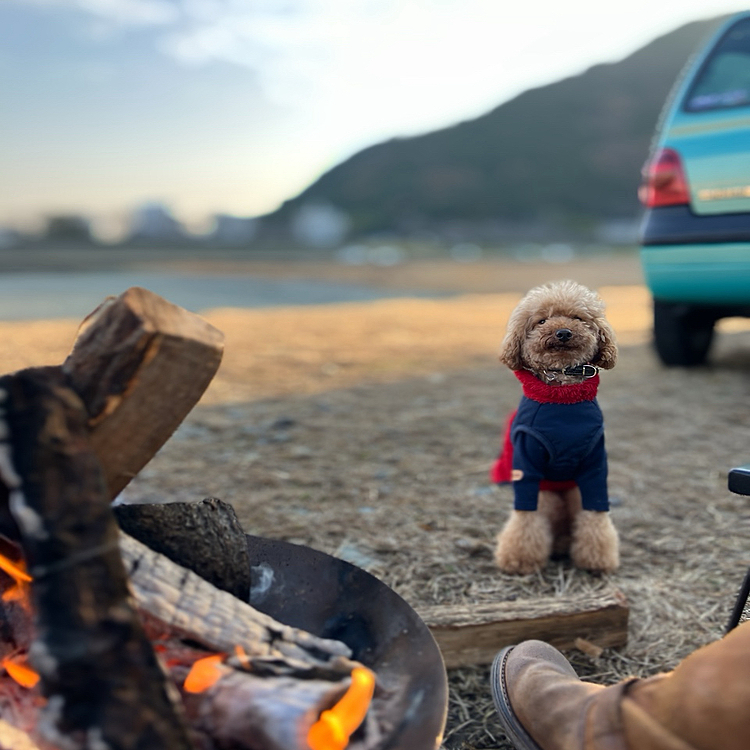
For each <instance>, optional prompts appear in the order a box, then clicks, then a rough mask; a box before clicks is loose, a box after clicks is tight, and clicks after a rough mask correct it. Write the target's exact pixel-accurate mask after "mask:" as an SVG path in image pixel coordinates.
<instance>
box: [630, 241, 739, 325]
mask: <svg viewBox="0 0 750 750" xmlns="http://www.w3.org/2000/svg"><path fill="white" fill-rule="evenodd" d="M641 263H642V266H643V273H644V276H645V279H646V284H647V285H648V287H649V289H650V290H651V293H652V295H653V296H654V298H655V299H658V300H662V301H665V302H686V303H693V304H702V305H729V306H731V305H737V306H748V305H750V241H748V242H726V243H716V244H672V245H646V246H644V247H642V248H641ZM737 314H738V315H746V314H747V312H746V311H744V310H738V311H737Z"/></svg>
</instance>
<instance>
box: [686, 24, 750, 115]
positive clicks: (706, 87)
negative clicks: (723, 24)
mask: <svg viewBox="0 0 750 750" xmlns="http://www.w3.org/2000/svg"><path fill="white" fill-rule="evenodd" d="M745 106H750V17H748V18H743V19H742V20H741V21H738V22H737V23H736V24H734V26H731V27H730V28H729V29H728V30H727V32H726V33H725V34H724V36H722V38H721V39H720V40H719V43H718V44H717V45H716V46H715V47H714V49H713V51H712V52H711V54H710V55H709V56H708V57H707V58H706V60H705V62H704V63H703V65H702V66H701V68H700V70H699V71H698V74H697V75H696V77H695V80H694V81H693V85H692V86H691V87H690V90H689V91H688V94H687V96H686V97H685V102H684V104H683V108H684V109H685V110H687V111H688V112H703V111H705V110H708V109H727V108H729V107H745Z"/></svg>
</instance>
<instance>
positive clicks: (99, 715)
mask: <svg viewBox="0 0 750 750" xmlns="http://www.w3.org/2000/svg"><path fill="white" fill-rule="evenodd" d="M222 346H223V343H222V338H221V334H220V333H219V332H218V331H216V330H215V329H212V328H211V327H210V326H207V324H206V323H205V321H201V320H200V319H199V318H197V316H193V315H191V314H189V313H187V312H186V311H184V310H181V309H180V308H176V307H174V306H173V305H170V304H169V303H167V302H166V301H164V300H161V299H160V298H158V297H156V296H155V295H152V294H151V293H149V292H147V291H146V290H129V291H128V292H126V293H125V294H124V295H122V297H121V298H119V299H118V300H115V301H113V302H111V303H108V304H107V305H105V306H104V307H103V309H102V310H100V311H99V312H98V313H97V314H96V315H94V316H93V318H92V319H91V320H90V321H88V324H87V326H86V328H85V329H84V330H83V333H82V334H81V336H80V337H79V340H78V341H77V342H76V346H75V347H74V350H73V352H72V353H71V355H70V357H69V358H68V360H66V362H65V364H64V365H63V366H62V367H48V368H36V369H30V370H24V371H21V372H19V373H14V374H12V375H6V376H3V377H2V378H0V568H2V570H3V571H4V574H5V575H4V577H3V578H1V579H0V594H1V595H2V596H1V600H2V603H1V604H0V614H1V615H2V616H1V617H0V666H2V669H3V670H4V673H3V672H0V750H10V748H13V750H16V748H18V747H21V746H25V747H29V748H32V747H38V748H40V750H69V749H70V750H94V749H95V748H100V747H104V746H106V747H109V748H112V750H131V749H132V750H162V749H163V748H164V749H168V750H198V748H200V750H242V749H243V748H246V749H247V750H308V749H310V750H343V748H345V747H349V748H351V750H387V749H389V748H393V749H397V748H403V749H404V750H406V749H407V748H408V749H409V750H431V749H432V748H436V747H437V746H438V745H439V743H440V738H441V733H442V728H443V725H444V722H445V716H446V704H447V688H446V676H445V669H444V665H443V661H442V658H441V655H440V652H439V650H438V648H437V646H436V644H435V641H434V640H433V639H432V636H431V634H430V633H429V631H428V630H427V628H426V626H425V625H424V624H423V623H422V622H421V620H420V619H419V618H418V617H417V615H416V614H415V613H414V612H413V611H412V610H411V608H410V607H409V606H408V605H407V604H406V603H405V602H404V601H403V600H402V599H400V598H399V597H398V596H397V595H396V594H395V593H394V592H393V591H391V590H390V589H389V588H388V587H387V586H385V585H384V584H383V583H381V582H380V581H378V580H377V579H375V578H374V577H373V576H371V575H369V574H368V573H366V572H364V571H362V570H359V569H358V568H356V567H354V566H352V565H350V564H348V563H346V562H343V561H341V560H337V559H335V558H332V557H330V556H328V555H325V554H322V553H320V552H316V551H314V550H311V549H308V548H305V547H299V546H296V545H291V544H287V543H284V542H279V541H273V540H269V539H260V538H257V537H249V536H246V535H245V534H244V532H243V531H242V529H241V528H240V527H239V523H238V522H237V520H236V516H234V512H233V510H232V509H231V507H230V506H227V505H226V504H224V503H221V501H219V500H216V499H213V498H211V499H207V500H204V501H202V502H199V503H175V504H173V505H171V506H121V507H120V508H117V507H115V508H114V509H113V508H112V506H111V505H110V502H111V501H112V500H113V499H114V498H115V497H116V495H117V494H118V493H119V492H120V490H122V488H123V487H124V486H125V485H127V483H128V481H130V479H131V478H132V477H133V476H135V475H136V474H137V472H138V471H139V470H140V469H141V468H142V467H143V466H144V465H145V463H147V461H148V460H149V459H150V458H151V456H153V454H154V453H155V452H156V451H157V450H158V449H159V447H161V445H162V444H163V443H164V442H165V441H166V439H167V438H168V437H169V435H170V434H171V433H172V432H173V431H174V429H175V428H176V427H177V425H178V424H179V423H180V422H181V421H182V419H183V418H184V416H185V415H186V414H187V413H188V411H189V410H190V409H191V408H192V406H193V405H194V404H195V403H196V402H197V400H198V398H199V397H200V394H201V393H202V392H203V390H204V389H205V387H206V385H207V384H208V382H210V379H211V377H212V376H213V373H214V372H215V370H216V368H217V367H218V364H219V362H220V359H221V350H222ZM127 507H130V508H131V511H126V510H125V509H126V508H127ZM133 508H142V509H146V510H145V511H143V510H138V511H136V512H133V511H132V509H133ZM149 508H153V509H159V508H161V512H159V513H156V512H155V511H149V510H148V509H149ZM164 513H166V514H167V515H164ZM118 524H119V527H120V528H118ZM248 592H249V593H250V595H249V603H248ZM14 732H16V733H17V734H14ZM18 733H20V734H18ZM22 743H23V744H22ZM34 743H36V744H34Z"/></svg>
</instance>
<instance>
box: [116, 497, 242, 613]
mask: <svg viewBox="0 0 750 750" xmlns="http://www.w3.org/2000/svg"><path fill="white" fill-rule="evenodd" d="M113 510H114V513H115V518H116V519H117V523H118V524H119V525H120V528H121V529H122V530H123V531H124V532H126V533H127V534H128V535H129V536H132V537H133V538H134V539H137V540H138V541H139V542H142V543H143V544H145V545H146V546H147V547H149V548H150V549H152V550H154V551H155V552H159V553H160V554H162V555H164V556H166V557H168V558H169V559H170V560H172V562H175V563H177V564H178V565H181V566H182V567H183V568H187V569H188V570H192V571H193V572H194V573H197V574H198V575H199V576H200V577H201V578H204V579H205V580H206V581H208V582H209V583H211V584H213V585H214V586H216V587H217V588H220V589H223V590H224V591H228V592H229V593H230V594H234V596H236V597H237V598H238V599H242V600H243V601H248V599H249V594H250V558H249V555H248V553H247V537H246V536H245V533H244V531H243V530H242V527H241V526H240V522H239V520H238V519H237V515H236V513H235V512H234V508H232V506H231V505H229V504H228V503H225V502H223V501H221V500H219V499H218V498H215V497H211V498H207V499H205V500H201V501H199V502H195V503H165V504H163V505H158V504H153V505H116V506H115V507H114V509H113Z"/></svg>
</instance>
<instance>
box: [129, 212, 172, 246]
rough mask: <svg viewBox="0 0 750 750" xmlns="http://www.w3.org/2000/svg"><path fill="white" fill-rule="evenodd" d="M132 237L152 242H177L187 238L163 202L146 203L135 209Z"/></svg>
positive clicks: (131, 226) (131, 225) (131, 224)
mask: <svg viewBox="0 0 750 750" xmlns="http://www.w3.org/2000/svg"><path fill="white" fill-rule="evenodd" d="M130 239H131V240H136V241H150V242H175V241H178V240H184V239H185V232H184V230H183V228H182V225H181V224H180V222H179V221H177V219H175V218H174V216H172V212H171V211H170V210H169V208H167V207H166V206H164V205H162V204H161V203H145V204H143V205H142V206H139V207H138V208H136V209H135V211H133V215H132V218H131V223H130Z"/></svg>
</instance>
